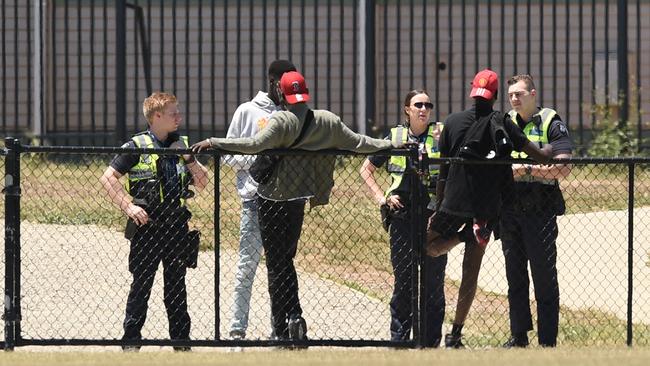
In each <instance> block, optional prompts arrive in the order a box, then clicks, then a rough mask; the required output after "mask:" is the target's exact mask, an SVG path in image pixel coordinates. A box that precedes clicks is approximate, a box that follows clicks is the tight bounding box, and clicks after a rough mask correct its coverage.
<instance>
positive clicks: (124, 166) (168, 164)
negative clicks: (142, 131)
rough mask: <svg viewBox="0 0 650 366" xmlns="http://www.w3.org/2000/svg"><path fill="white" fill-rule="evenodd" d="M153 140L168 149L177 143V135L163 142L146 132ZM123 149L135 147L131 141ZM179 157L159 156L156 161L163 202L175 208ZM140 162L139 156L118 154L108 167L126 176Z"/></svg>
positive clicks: (177, 193) (178, 185)
mask: <svg viewBox="0 0 650 366" xmlns="http://www.w3.org/2000/svg"><path fill="white" fill-rule="evenodd" d="M146 133H148V134H149V136H151V138H152V139H154V141H155V143H156V144H157V145H158V146H159V147H169V146H170V145H171V144H172V143H174V142H175V141H178V138H179V137H178V135H177V134H170V135H169V136H168V137H167V139H166V140H165V141H160V140H158V139H156V137H155V136H154V134H153V133H151V132H146ZM122 147H125V148H134V147H136V145H135V142H134V141H133V140H131V141H129V142H127V143H125V144H124V145H122ZM178 160H179V156H178V155H160V156H159V157H158V161H157V163H156V164H157V166H156V169H157V172H158V174H157V175H158V176H157V179H158V180H160V182H161V184H162V187H163V197H164V201H165V202H166V203H167V204H168V205H172V206H177V205H179V204H180V201H179V199H180V196H181V188H180V177H179V174H178V172H177V165H178ZM139 161H140V154H118V155H116V156H115V157H114V158H113V160H112V161H111V163H110V166H111V167H112V168H113V169H115V170H116V171H118V172H119V173H120V174H127V173H128V172H129V171H130V170H131V168H133V167H134V166H135V165H136V164H138V162H139Z"/></svg>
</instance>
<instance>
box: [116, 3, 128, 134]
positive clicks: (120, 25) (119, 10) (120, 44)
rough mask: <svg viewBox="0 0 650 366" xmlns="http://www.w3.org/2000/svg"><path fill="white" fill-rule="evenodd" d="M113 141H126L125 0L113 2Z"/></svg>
mask: <svg viewBox="0 0 650 366" xmlns="http://www.w3.org/2000/svg"><path fill="white" fill-rule="evenodd" d="M115 139H116V141H115V142H116V143H122V141H126V0H117V1H115Z"/></svg>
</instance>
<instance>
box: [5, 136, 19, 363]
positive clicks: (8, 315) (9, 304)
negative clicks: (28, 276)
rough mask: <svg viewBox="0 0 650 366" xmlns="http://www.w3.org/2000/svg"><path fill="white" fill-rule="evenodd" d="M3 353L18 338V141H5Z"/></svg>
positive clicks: (10, 347) (8, 138)
mask: <svg viewBox="0 0 650 366" xmlns="http://www.w3.org/2000/svg"><path fill="white" fill-rule="evenodd" d="M5 146H6V148H7V157H6V161H5V188H4V194H5V313H4V320H5V344H4V349H5V351H11V350H13V349H14V347H15V346H16V340H18V339H20V141H19V140H18V139H14V138H12V137H7V138H5Z"/></svg>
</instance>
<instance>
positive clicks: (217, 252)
mask: <svg viewBox="0 0 650 366" xmlns="http://www.w3.org/2000/svg"><path fill="white" fill-rule="evenodd" d="M212 158H213V161H214V215H213V216H214V222H213V225H214V337H215V339H216V340H220V339H221V335H220V334H219V328H220V327H221V315H220V313H221V307H220V306H219V299H220V296H219V287H220V286H221V283H220V281H219V278H220V277H221V268H220V267H219V263H220V262H221V259H220V256H221V240H220V237H221V234H220V230H221V227H220V222H221V216H220V212H221V194H220V185H219V175H220V174H221V169H220V166H221V164H220V162H221V155H219V154H218V153H214V154H213V155H212Z"/></svg>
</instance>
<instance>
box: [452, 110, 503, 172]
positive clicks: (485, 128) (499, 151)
mask: <svg viewBox="0 0 650 366" xmlns="http://www.w3.org/2000/svg"><path fill="white" fill-rule="evenodd" d="M505 118H507V115H505V114H504V113H502V112H499V111H493V112H492V113H490V114H489V115H488V116H486V117H482V118H479V119H478V120H477V121H476V122H474V124H472V125H471V126H470V128H469V129H468V130H467V132H466V133H465V139H464V140H463V143H462V145H461V148H460V149H459V150H458V157H461V158H467V159H474V160H476V159H478V160H490V159H497V158H501V159H507V158H508V157H510V154H511V153H512V150H513V144H512V141H511V140H510V136H509V135H508V132H507V131H506V129H505V126H504V120H505Z"/></svg>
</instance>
